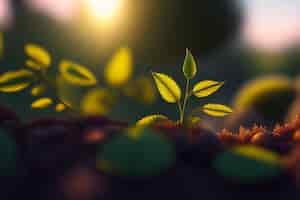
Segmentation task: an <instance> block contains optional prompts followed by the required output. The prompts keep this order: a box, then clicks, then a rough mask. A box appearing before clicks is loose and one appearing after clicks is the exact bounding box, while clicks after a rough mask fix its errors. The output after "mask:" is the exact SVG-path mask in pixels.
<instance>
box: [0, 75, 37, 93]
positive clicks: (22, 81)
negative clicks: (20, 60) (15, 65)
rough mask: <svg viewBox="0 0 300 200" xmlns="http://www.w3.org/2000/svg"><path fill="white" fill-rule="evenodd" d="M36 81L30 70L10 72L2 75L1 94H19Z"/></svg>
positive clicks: (0, 77) (0, 80) (0, 81)
mask: <svg viewBox="0 0 300 200" xmlns="http://www.w3.org/2000/svg"><path fill="white" fill-rule="evenodd" d="M33 80H34V75H33V73H32V72H31V71H28V70H24V69H22V70H17V71H9V72H6V73H4V74H1V75H0V92H6V93H12V92H19V91H21V90H24V89H25V88H27V87H28V86H29V85H30V84H31V83H32V81H33Z"/></svg>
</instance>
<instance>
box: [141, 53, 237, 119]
mask: <svg viewBox="0 0 300 200" xmlns="http://www.w3.org/2000/svg"><path fill="white" fill-rule="evenodd" d="M183 74H184V76H185V78H186V89H185V92H184V95H182V91H181V88H180V87H179V86H178V84H177V83H176V81H175V80H174V79H173V78H172V77H170V76H168V75H166V74H162V73H158V72H152V76H153V78H154V81H155V84H156V86H157V89H158V91H159V93H160V95H161V97H162V99H163V100H165V101H166V102H167V103H174V104H177V106H178V109H179V115H180V119H179V123H180V124H183V123H184V122H185V111H186V107H187V104H188V100H189V98H190V97H191V96H195V97H197V98H204V97H207V96H210V95H212V94H214V93H215V92H217V91H218V90H219V89H220V88H221V87H222V86H223V85H224V82H218V81H212V80H205V81H200V82H198V83H197V84H195V85H194V87H193V88H190V84H191V80H192V79H193V78H195V76H196V74H197V64H196V61H195V59H194V57H193V55H192V53H191V52H190V51H189V50H188V49H187V50H186V57H185V60H184V64H183ZM202 111H203V112H204V113H206V114H208V115H210V116H214V117H223V116H226V115H228V114H230V113H232V110H231V108H229V107H228V106H225V105H220V104H206V105H204V106H203V107H202ZM149 119H154V121H158V120H160V119H161V120H165V119H167V117H166V116H163V115H150V116H146V117H144V118H143V119H141V120H139V122H138V124H141V122H143V123H142V124H143V125H145V123H144V122H148V121H149V122H151V123H152V122H153V120H149ZM151 123H149V124H151Z"/></svg>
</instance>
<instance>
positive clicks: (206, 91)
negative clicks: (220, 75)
mask: <svg viewBox="0 0 300 200" xmlns="http://www.w3.org/2000/svg"><path fill="white" fill-rule="evenodd" d="M223 85H224V82H217V81H211V80H206V81H201V82H199V83H197V84H196V85H195V86H194V88H193V94H194V95H195V96H196V97H199V98H201V97H207V96H209V95H211V94H213V93H215V92H216V91H218V90H219V89H220V88H221V87H222V86H223Z"/></svg>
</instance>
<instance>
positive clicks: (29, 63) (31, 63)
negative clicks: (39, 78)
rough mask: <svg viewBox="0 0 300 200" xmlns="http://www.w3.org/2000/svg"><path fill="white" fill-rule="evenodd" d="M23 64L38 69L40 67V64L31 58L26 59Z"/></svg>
mask: <svg viewBox="0 0 300 200" xmlns="http://www.w3.org/2000/svg"><path fill="white" fill-rule="evenodd" d="M25 66H26V67H29V68H31V69H34V70H40V69H41V68H42V67H41V64H38V63H36V62H34V61H33V60H26V61H25Z"/></svg>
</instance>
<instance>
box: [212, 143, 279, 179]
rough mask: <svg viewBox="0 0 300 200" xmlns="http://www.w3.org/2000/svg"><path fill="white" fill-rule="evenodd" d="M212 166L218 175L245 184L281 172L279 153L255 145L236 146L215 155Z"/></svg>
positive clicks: (274, 175) (268, 177) (272, 176)
mask: <svg viewBox="0 0 300 200" xmlns="http://www.w3.org/2000/svg"><path fill="white" fill-rule="evenodd" d="M213 165H214V167H215V168H216V170H217V171H218V172H219V174H220V175H222V176H224V177H226V178H228V179H231V180H234V181H239V182H243V183H245V184H255V183H261V182H266V181H269V180H271V179H272V178H274V177H276V176H279V175H280V173H281V168H282V167H281V164H280V160H279V155H277V154H276V153H274V152H271V151H269V150H266V149H263V148H260V147H256V146H247V145H244V146H237V147H234V148H232V149H231V150H228V151H226V152H224V153H222V154H220V155H218V156H217V158H216V160H215V161H214V164H213Z"/></svg>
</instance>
